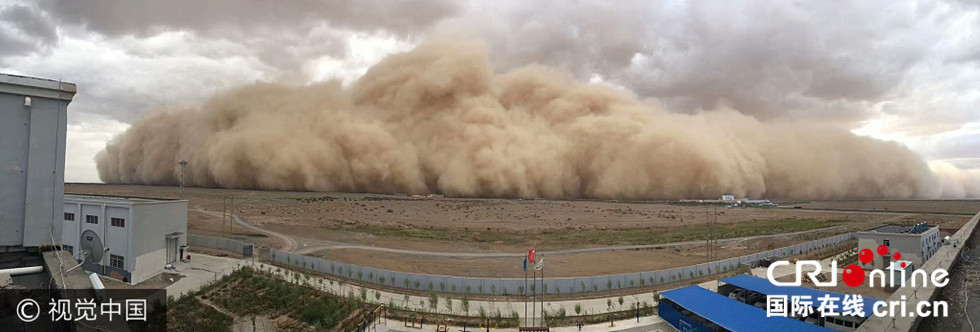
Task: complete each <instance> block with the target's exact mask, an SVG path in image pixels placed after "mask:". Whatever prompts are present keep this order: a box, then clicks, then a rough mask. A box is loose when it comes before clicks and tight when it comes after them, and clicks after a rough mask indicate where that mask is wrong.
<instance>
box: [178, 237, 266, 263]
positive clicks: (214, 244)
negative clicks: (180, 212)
mask: <svg viewBox="0 0 980 332" xmlns="http://www.w3.org/2000/svg"><path fill="white" fill-rule="evenodd" d="M187 245H189V246H195V247H202V248H211V249H219V250H225V251H231V252H234V253H238V254H241V255H242V257H245V258H247V257H252V254H253V250H254V246H253V245H252V244H251V243H245V242H241V241H235V240H232V239H226V238H223V237H211V236H203V235H193V234H189V235H187Z"/></svg>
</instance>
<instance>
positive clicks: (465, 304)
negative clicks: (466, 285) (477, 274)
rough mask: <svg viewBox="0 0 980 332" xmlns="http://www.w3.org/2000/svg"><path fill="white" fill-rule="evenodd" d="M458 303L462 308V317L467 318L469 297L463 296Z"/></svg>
mask: <svg viewBox="0 0 980 332" xmlns="http://www.w3.org/2000/svg"><path fill="white" fill-rule="evenodd" d="M459 303H460V305H462V306H463V313H464V315H466V316H469V315H470V299H469V297H467V296H466V295H463V298H461V299H459Z"/></svg>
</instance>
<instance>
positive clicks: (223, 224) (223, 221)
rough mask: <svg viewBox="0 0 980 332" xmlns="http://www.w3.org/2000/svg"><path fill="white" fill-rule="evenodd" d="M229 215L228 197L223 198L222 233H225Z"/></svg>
mask: <svg viewBox="0 0 980 332" xmlns="http://www.w3.org/2000/svg"><path fill="white" fill-rule="evenodd" d="M227 215H228V197H223V198H221V232H222V233H223V232H224V231H225V216H227Z"/></svg>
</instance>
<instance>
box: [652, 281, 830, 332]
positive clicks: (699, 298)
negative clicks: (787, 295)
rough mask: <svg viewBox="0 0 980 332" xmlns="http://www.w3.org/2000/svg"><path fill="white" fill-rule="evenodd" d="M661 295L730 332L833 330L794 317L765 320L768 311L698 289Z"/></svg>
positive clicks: (694, 287) (768, 318)
mask: <svg viewBox="0 0 980 332" xmlns="http://www.w3.org/2000/svg"><path fill="white" fill-rule="evenodd" d="M660 295H661V296H663V297H665V298H667V299H670V300H671V301H673V302H674V303H676V304H677V305H679V306H681V307H684V308H685V309H687V310H690V311H691V312H693V313H695V314H697V315H698V316H701V317H703V318H705V319H707V320H709V321H712V322H714V323H715V324H718V326H721V327H724V328H726V329H728V330H731V331H782V332H785V331H793V332H805V331H830V330H828V329H826V328H823V327H820V326H816V325H813V324H808V323H804V322H801V321H798V320H795V319H792V318H787V317H766V311H765V310H762V309H759V308H756V307H753V306H750V305H748V304H745V303H742V302H739V301H736V300H733V299H730V298H728V297H727V296H724V295H721V294H718V293H715V292H712V291H710V290H707V289H704V288H701V287H698V286H688V287H684V288H678V289H674V290H669V291H666V292H663V293H661V294H660Z"/></svg>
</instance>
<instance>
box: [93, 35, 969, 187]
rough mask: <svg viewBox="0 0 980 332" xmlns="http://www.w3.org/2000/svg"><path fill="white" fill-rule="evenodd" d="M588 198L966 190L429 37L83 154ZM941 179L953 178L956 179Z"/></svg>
mask: <svg viewBox="0 0 980 332" xmlns="http://www.w3.org/2000/svg"><path fill="white" fill-rule="evenodd" d="M182 159H183V160H187V161H188V162H190V165H189V166H188V167H187V178H186V183H187V184H188V185H192V186H205V187H228V188H250V189H272V190H313V191H355V192H399V193H412V194H416V193H418V194H421V193H443V194H446V195H451V196H480V197H490V196H493V197H548V198H602V199H664V198H666V199H677V198H699V197H716V196H717V195H719V194H721V193H726V192H731V193H735V194H736V195H738V196H750V197H770V198H801V199H830V198H918V197H940V196H942V197H963V196H977V195H978V191H980V186H978V185H977V180H976V179H977V178H980V176H977V175H976V174H967V173H962V172H960V173H957V174H956V175H942V176H941V175H938V174H937V173H934V172H933V171H932V170H931V169H930V167H929V166H928V165H927V164H926V163H925V162H924V161H923V160H922V158H920V157H919V156H918V155H916V154H915V153H913V152H911V151H910V150H909V149H907V148H906V147H905V146H902V145H899V144H897V143H892V142H885V141H880V140H875V139H871V138H867V137H860V136H856V135H854V134H852V133H850V132H848V131H847V130H844V129H840V128H834V127H825V126H815V125H808V124H805V123H792V122H760V121H758V120H756V119H754V118H752V117H749V116H745V115H742V114H740V113H738V112H734V111H715V112H702V113H697V114H693V115H692V114H680V113H671V112H668V111H665V110H661V109H658V108H656V107H653V106H649V105H647V104H645V103H643V102H640V101H639V100H637V99H636V98H635V97H634V96H633V95H632V94H630V93H629V92H626V91H621V90H616V89H613V88H610V87H607V86H603V85H590V84H583V83H580V82H575V81H574V80H572V79H571V78H570V76H569V75H567V74H565V73H563V72H561V71H558V70H555V69H552V68H548V67H542V66H528V67H523V68H519V69H516V70H512V71H510V72H507V73H503V74H496V73H494V72H493V70H492V69H491V66H490V64H489V62H488V59H487V56H486V50H485V48H484V47H483V46H482V44H479V43H471V42H458V41H456V42H448V41H434V42H429V43H426V44H423V45H421V46H419V47H418V48H417V49H415V50H413V51H411V52H407V53H403V54H397V55H393V56H389V57H387V58H386V59H385V60H383V61H382V62H380V63H378V64H377V65H375V66H374V67H372V68H371V69H370V70H369V71H368V72H367V73H366V74H365V75H364V76H363V77H362V78H361V79H360V80H359V81H358V82H356V83H354V84H352V85H351V86H350V87H348V88H344V87H343V86H342V85H341V84H340V83H339V82H323V83H319V84H314V85H309V86H301V87H294V86H283V85H276V84H267V83H259V84H253V85H248V86H244V87H241V88H238V89H235V90H233V91H229V92H226V93H223V94H221V95H217V96H214V97H212V98H211V99H210V100H209V101H208V102H207V103H205V104H204V105H203V106H201V107H200V108H199V109H190V110H163V111H155V112H149V113H148V114H147V115H146V116H145V117H143V118H142V119H141V120H139V121H137V122H136V123H134V124H133V125H132V127H131V128H130V129H129V130H127V131H126V132H125V133H123V134H122V135H120V136H118V137H116V138H115V139H113V140H112V142H110V143H109V144H107V146H106V148H105V151H103V152H101V153H100V154H99V155H98V156H97V157H96V161H97V165H98V170H99V176H100V178H101V179H102V181H104V182H106V183H134V184H176V183H178V181H179V174H180V171H179V167H178V166H177V161H179V160H182ZM950 172H954V173H955V172H959V171H958V170H956V169H953V170H951V171H950Z"/></svg>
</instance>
